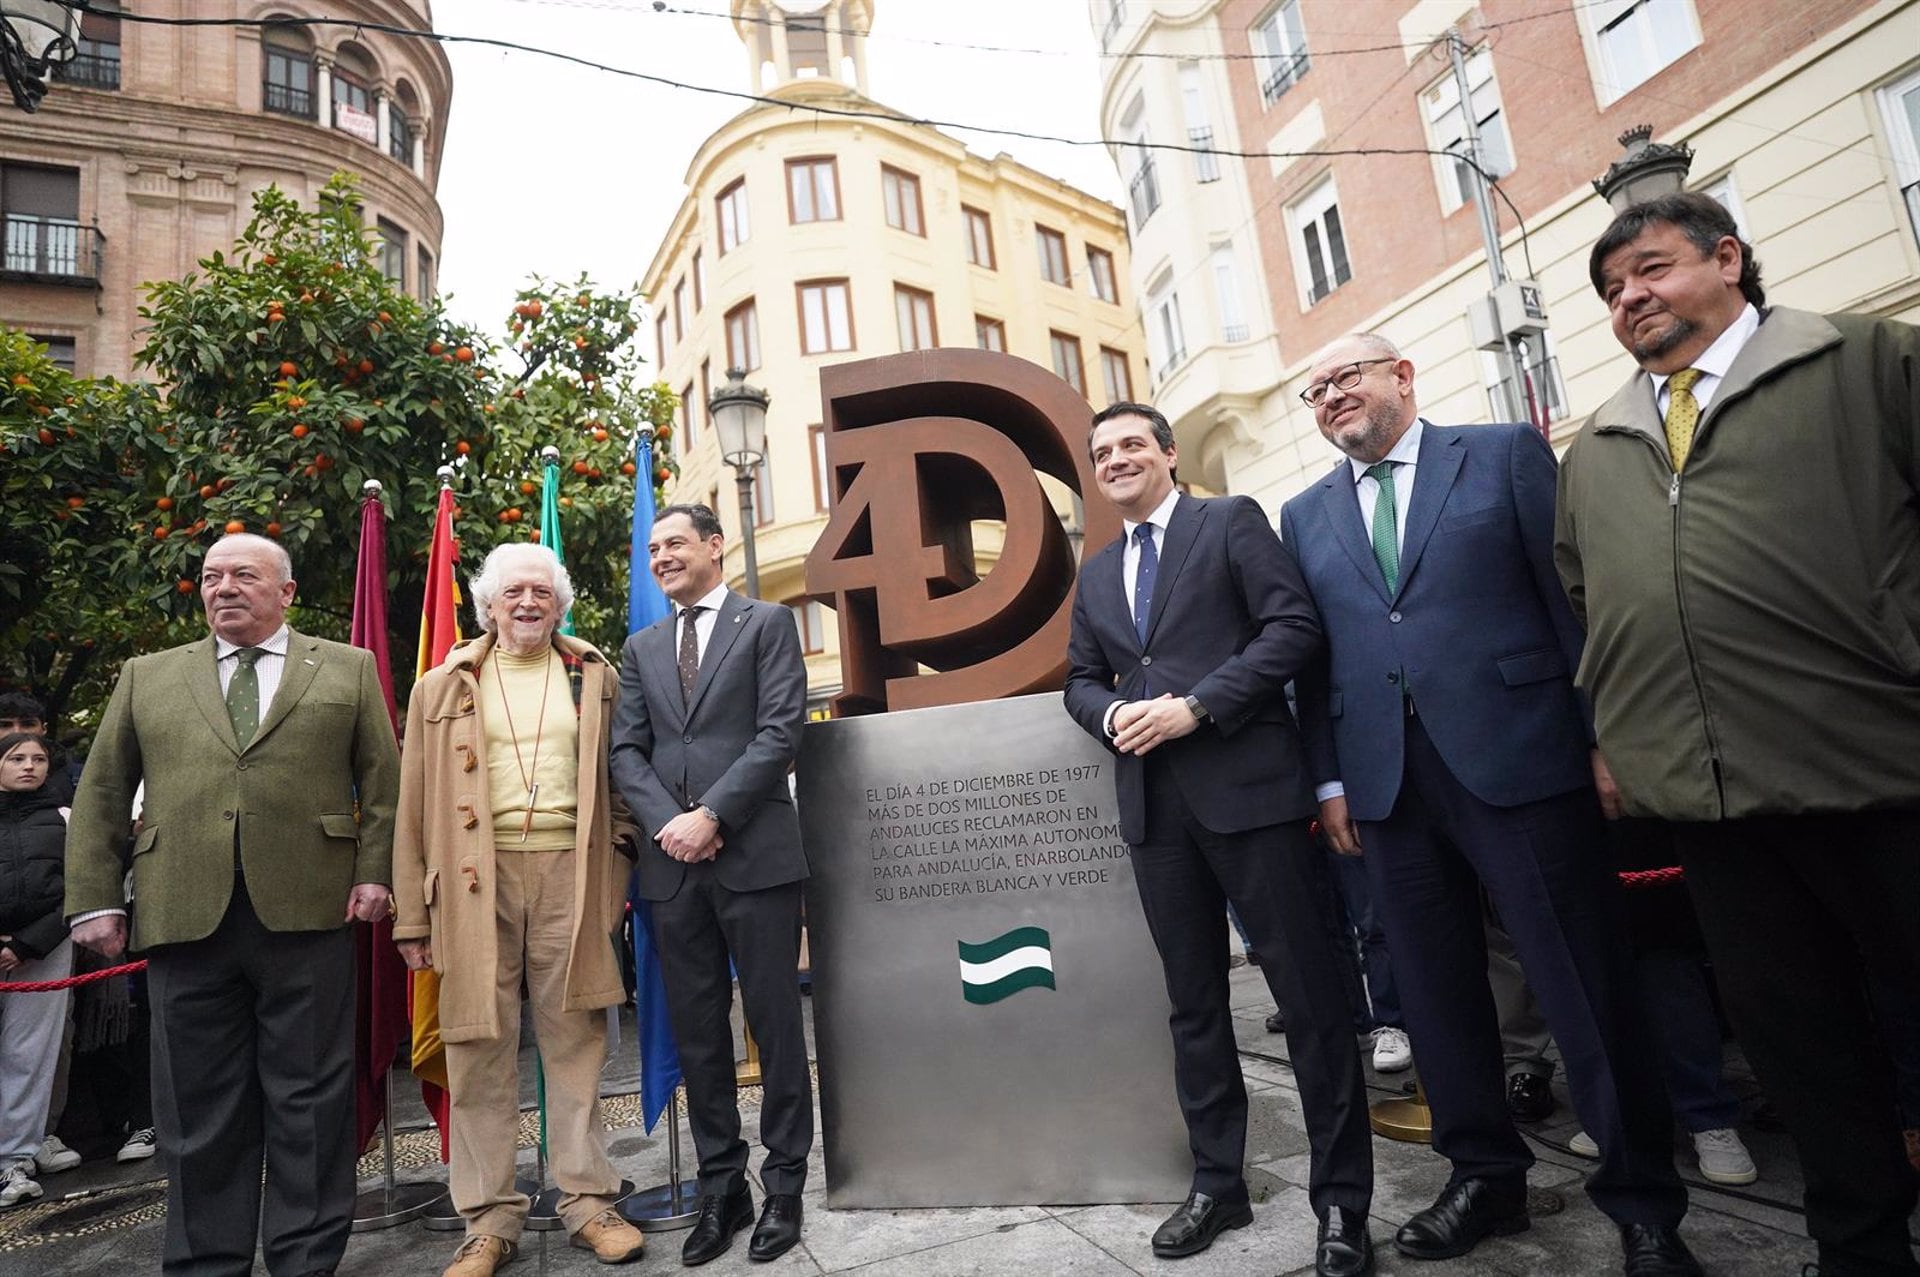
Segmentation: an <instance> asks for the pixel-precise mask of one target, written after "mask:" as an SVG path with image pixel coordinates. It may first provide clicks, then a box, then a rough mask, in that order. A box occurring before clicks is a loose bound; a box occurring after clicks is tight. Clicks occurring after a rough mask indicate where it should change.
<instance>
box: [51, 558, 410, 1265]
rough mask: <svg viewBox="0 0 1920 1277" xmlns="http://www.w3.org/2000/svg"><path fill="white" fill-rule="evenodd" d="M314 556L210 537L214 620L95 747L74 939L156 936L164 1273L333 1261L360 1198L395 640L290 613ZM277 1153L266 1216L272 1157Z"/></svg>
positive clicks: (78, 856)
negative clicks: (368, 960)
mask: <svg viewBox="0 0 1920 1277" xmlns="http://www.w3.org/2000/svg"><path fill="white" fill-rule="evenodd" d="M293 592H294V583H293V573H292V564H291V563H290V561H289V560H288V558H287V554H286V551H285V550H284V549H282V548H281V547H280V546H279V545H278V544H276V543H274V542H272V541H268V540H266V539H264V538H261V537H253V536H245V535H241V536H230V537H224V538H222V539H221V540H220V541H218V542H216V543H215V544H214V546H213V547H212V548H211V549H210V550H208V552H207V557H206V559H205V562H204V564H203V567H202V570H201V576H200V595H201V600H202V602H203V603H204V604H205V606H206V611H207V619H208V622H209V624H210V627H211V629H212V631H213V633H212V634H211V635H210V636H209V637H208V638H205V639H203V640H201V641H199V642H197V643H189V644H187V645H186V646H184V647H177V648H174V649H172V650H170V651H165V652H157V653H154V654H153V655H150V656H142V657H136V658H134V659H133V660H131V661H129V662H127V664H126V666H125V668H124V669H122V671H121V674H120V680H119V682H118V684H116V686H115V687H114V692H113V697H112V699H111V701H110V702H109V703H108V705H107V710H106V714H105V716H104V717H103V719H102V720H101V724H100V730H99V733H98V735H97V736H96V738H95V740H94V746H93V749H92V751H91V752H90V753H89V754H88V756H87V766H86V771H85V773H84V774H83V776H82V778H81V782H80V791H79V794H78V795H77V796H76V798H75V799H74V805H73V819H72V825H71V828H70V831H69V834H68V841H67V869H66V883H67V904H66V911H67V916H68V918H69V920H70V921H71V922H72V924H73V934H74V939H75V940H77V941H78V942H79V943H81V944H84V945H87V946H88V947H90V948H93V949H97V950H99V951H100V952H102V953H104V954H106V955H108V956H109V957H112V956H116V955H117V954H119V953H120V952H121V951H122V950H123V949H124V948H125V947H126V943H127V918H126V913H127V899H128V897H127V891H126V889H125V886H124V885H123V884H124V879H125V877H126V874H127V871H128V870H127V863H126V857H125V848H126V845H127V837H128V817H129V813H130V812H131V811H132V806H133V802H134V795H135V792H136V790H137V789H139V788H140V786H142V785H143V784H144V786H145V790H144V798H143V807H142V813H141V821H140V825H139V831H138V834H137V836H136V837H135V838H134V841H133V854H132V897H133V901H134V908H133V913H134V920H133V942H134V944H135V946H136V947H138V948H142V949H145V950H147V954H148V963H149V965H148V972H147V978H148V984H149V991H150V994H151V998H152V1004H153V1045H154V1067H153V1090H154V1105H153V1109H154V1118H155V1126H156V1128H157V1134H158V1140H159V1145H160V1152H161V1153H162V1155H163V1156H164V1157H165V1158H166V1164H167V1178H168V1195H167V1236H166V1245H165V1250H164V1253H163V1257H162V1271H163V1272H166V1273H170V1274H172V1273H179V1274H193V1275H194V1277H201V1275H202V1274H205V1275H207V1277H228V1275H232V1277H240V1275H241V1274H246V1273H250V1272H251V1271H252V1270H253V1254H254V1244H255V1237H256V1234H258V1235H259V1236H260V1237H261V1238H262V1239H263V1251H264V1258H265V1260H266V1267H267V1271H268V1272H269V1273H270V1274H273V1275H274V1277H281V1275H282V1274H285V1275H287V1277H300V1275H304V1274H313V1273H330V1272H332V1271H333V1268H334V1265H335V1264H337V1263H338V1262H339V1260H340V1256H341V1254H342V1253H343V1252H344V1251H345V1249H346V1243H347V1235H348V1232H349V1229H350V1227H351V1224H352V1213H353V1191H354V1178H353V1164H354V1156H355V1154H356V1152H357V1151H358V1150H356V1149H355V1148H354V1147H353V1129H354V1122H353V1105H354V1088H353V1072H352V1066H353V1042H354V1032H353V1010H354V971H353V949H352V944H351V933H350V932H349V930H348V929H347V926H346V924H347V922H348V921H349V920H351V919H356V918H357V919H360V920H363V921H371V920H372V919H374V918H376V917H381V916H385V915H387V914H388V912H389V911H390V909H391V902H392V897H391V895H390V894H389V891H388V888H387V885H386V884H387V883H388V881H389V866H390V863H391V859H392V845H393V815H394V802H395V798H396V796H397V793H398V789H399V753H398V750H397V749H396V748H395V745H394V738H393V724H392V720H391V719H390V718H389V716H388V712H387V705H386V699H385V697H384V695H383V694H382V692H381V690H380V683H379V679H378V676H377V674H376V672H375V669H374V664H373V657H372V654H371V653H369V652H365V651H362V650H360V649H358V648H352V647H346V646H343V645H341V644H338V643H330V642H327V641H325V640H322V639H316V638H310V637H308V636H306V635H304V634H298V633H295V632H294V631H292V630H290V629H288V628H287V625H286V611H287V605H288V604H289V603H291V602H292V600H293ZM263 1159H264V1166H265V1170H266V1185H265V1192H264V1210H263V1209H262V1196H263V1195H262V1186H261V1170H262V1165H263Z"/></svg>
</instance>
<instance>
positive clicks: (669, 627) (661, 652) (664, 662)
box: [641, 610, 687, 726]
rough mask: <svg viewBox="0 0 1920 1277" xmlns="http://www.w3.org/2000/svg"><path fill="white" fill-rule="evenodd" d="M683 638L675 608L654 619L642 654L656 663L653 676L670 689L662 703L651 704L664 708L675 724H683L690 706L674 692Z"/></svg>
mask: <svg viewBox="0 0 1920 1277" xmlns="http://www.w3.org/2000/svg"><path fill="white" fill-rule="evenodd" d="M679 641H680V613H679V611H678V610H675V611H674V612H673V613H672V614H671V615H670V616H668V617H667V619H666V620H664V621H658V622H655V623H654V626H653V628H652V629H651V630H649V631H648V633H647V638H646V641H645V642H644V643H642V644H641V651H642V658H643V659H644V660H646V661H647V662H648V663H649V664H650V665H652V666H653V676H654V678H655V679H657V680H658V681H659V684H660V686H662V687H664V688H666V689H667V695H666V696H665V697H663V698H662V699H663V700H664V701H665V702H666V704H665V705H661V706H651V705H650V706H648V708H649V709H650V710H651V709H664V710H665V711H666V712H667V715H668V717H669V718H671V719H672V720H673V722H674V725H675V726H683V725H684V724H685V723H686V721H687V707H686V705H685V703H683V702H682V701H681V699H680V697H678V696H676V695H674V693H676V692H678V691H679V690H680V659H679V652H678V650H677V644H678V643H679Z"/></svg>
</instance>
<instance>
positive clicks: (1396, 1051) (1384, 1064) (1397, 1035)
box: [1373, 1025, 1413, 1073]
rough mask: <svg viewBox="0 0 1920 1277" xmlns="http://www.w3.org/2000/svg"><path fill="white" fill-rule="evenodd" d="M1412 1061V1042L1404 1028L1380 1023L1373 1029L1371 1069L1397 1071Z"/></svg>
mask: <svg viewBox="0 0 1920 1277" xmlns="http://www.w3.org/2000/svg"><path fill="white" fill-rule="evenodd" d="M1412 1063H1413V1043H1412V1042H1410V1041H1408V1040H1407V1031H1406V1030H1405V1029H1395V1028H1389V1027H1387V1026H1386V1025H1381V1026H1380V1027H1379V1028H1377V1029H1375V1030H1374V1031H1373V1071H1374V1072H1376V1073H1398V1072H1400V1070H1402V1069H1404V1068H1406V1067H1407V1066H1408V1065H1410V1064H1412Z"/></svg>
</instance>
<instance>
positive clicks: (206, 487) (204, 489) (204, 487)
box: [200, 483, 216, 501]
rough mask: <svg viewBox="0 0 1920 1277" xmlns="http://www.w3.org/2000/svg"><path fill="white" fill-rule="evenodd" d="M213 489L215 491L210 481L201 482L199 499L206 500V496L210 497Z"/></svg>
mask: <svg viewBox="0 0 1920 1277" xmlns="http://www.w3.org/2000/svg"><path fill="white" fill-rule="evenodd" d="M215 491H216V489H215V488H214V486H213V485H212V484H211V483H203V484H201V485H200V499H201V500H202V501H205V500H206V499H207V498H208V497H211V496H212V495H213V494H214V492H215Z"/></svg>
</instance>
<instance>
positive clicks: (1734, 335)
mask: <svg viewBox="0 0 1920 1277" xmlns="http://www.w3.org/2000/svg"><path fill="white" fill-rule="evenodd" d="M1759 331H1760V312H1759V311H1757V310H1755V309H1754V308H1753V303H1751V302H1749V303H1747V308H1746V309H1745V310H1743V311H1741V312H1740V316H1739V318H1737V319H1735V320H1734V321H1733V322H1732V323H1731V324H1728V325H1727V327H1726V331H1724V332H1722V333H1721V334H1720V335H1719V336H1718V337H1715V338H1714V339H1713V345H1711V346H1708V347H1707V348H1706V349H1705V350H1703V351H1701V352H1700V357H1699V358H1698V359H1696V360H1694V361H1693V362H1692V363H1691V364H1689V365H1688V367H1690V368H1693V369H1695V370H1696V371H1698V372H1699V374H1700V380H1698V381H1696V382H1694V383H1693V401H1694V402H1695V403H1697V404H1699V405H1700V411H1701V412H1705V411H1706V410H1707V405H1708V404H1710V403H1712V402H1713V394H1714V391H1716V390H1718V389H1719V388H1720V382H1721V379H1722V378H1724V377H1725V376H1726V375H1727V369H1729V368H1731V367H1732V366H1733V360H1734V356H1736V355H1738V354H1739V353H1740V350H1741V348H1742V347H1744V346H1745V345H1746V344H1747V342H1748V340H1749V339H1750V338H1751V337H1752V336H1753V335H1754V334H1755V333H1757V332H1759ZM1649 375H1650V376H1651V377H1652V378H1653V406H1654V408H1655V409H1656V410H1657V411H1658V412H1659V413H1660V420H1662V421H1665V420H1666V419H1667V401H1668V400H1669V399H1671V398H1672V396H1671V395H1669V394H1668V393H1667V381H1668V379H1669V378H1671V377H1672V375H1673V374H1672V373H1651V374H1649Z"/></svg>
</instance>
